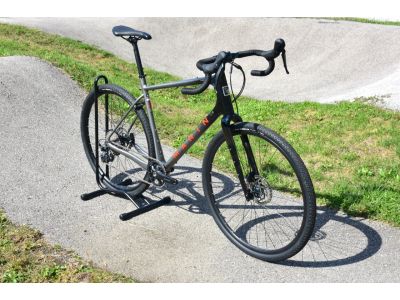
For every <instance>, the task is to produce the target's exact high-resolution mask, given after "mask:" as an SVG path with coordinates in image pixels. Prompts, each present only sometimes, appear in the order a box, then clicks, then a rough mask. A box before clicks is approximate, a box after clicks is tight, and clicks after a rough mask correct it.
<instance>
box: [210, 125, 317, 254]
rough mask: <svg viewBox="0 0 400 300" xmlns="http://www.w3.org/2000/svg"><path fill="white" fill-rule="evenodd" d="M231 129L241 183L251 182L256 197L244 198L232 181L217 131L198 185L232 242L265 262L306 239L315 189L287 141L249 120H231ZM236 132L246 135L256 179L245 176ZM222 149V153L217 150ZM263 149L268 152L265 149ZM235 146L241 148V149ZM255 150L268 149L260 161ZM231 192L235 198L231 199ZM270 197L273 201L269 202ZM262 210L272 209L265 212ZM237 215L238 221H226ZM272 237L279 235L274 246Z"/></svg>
mask: <svg viewBox="0 0 400 300" xmlns="http://www.w3.org/2000/svg"><path fill="white" fill-rule="evenodd" d="M232 129H233V131H232V135H233V137H234V140H235V145H236V147H237V149H238V154H239V159H240V164H241V166H242V169H243V172H244V176H245V177H246V182H247V184H248V186H250V185H251V186H253V189H254V191H255V192H254V193H256V192H257V193H258V194H257V195H258V197H259V198H257V199H252V200H246V199H245V197H244V193H243V190H242V188H241V186H240V184H238V182H239V180H238V179H236V180H232V178H233V177H235V176H236V175H235V176H233V175H232V174H236V172H235V171H234V168H233V163H232V158H231V156H230V155H229V156H227V155H228V154H226V153H229V151H228V150H227V148H226V142H225V137H224V135H223V133H222V131H220V132H219V133H218V134H217V135H216V136H214V138H213V139H212V140H211V141H210V144H209V145H208V147H207V150H206V153H205V158H204V161H203V189H204V194H205V197H206V199H207V200H208V203H209V206H210V209H211V213H212V215H213V218H214V220H215V221H216V223H217V224H218V226H219V228H220V229H221V230H222V232H223V233H224V234H225V236H226V237H227V238H228V239H229V240H230V241H231V242H232V243H233V244H234V245H235V246H237V247H238V248H239V249H241V250H242V251H244V252H245V253H247V254H249V255H251V256H253V257H256V258H258V259H261V260H265V261H269V262H279V261H282V260H285V259H287V258H289V257H292V256H293V255H295V254H296V253H298V252H299V251H300V250H301V249H302V248H303V247H304V246H305V245H306V244H307V242H308V240H309V238H310V236H311V234H312V232H313V229H314V224H315V218H316V204H315V193H314V188H313V184H312V181H311V178H310V175H309V173H308V171H307V168H306V166H305V165H304V163H303V161H302V160H301V158H300V156H299V155H298V154H297V153H296V151H295V150H294V149H293V148H292V147H291V146H290V144H289V143H288V142H287V141H285V140H284V139H283V138H282V137H281V136H279V135H278V134H277V133H275V132H274V131H272V130H270V129H267V128H265V127H263V126H262V125H259V124H254V123H237V124H235V125H233V126H232ZM241 135H246V136H247V137H248V138H249V140H250V144H251V147H252V150H253V153H254V155H255V159H256V164H257V168H258V169H259V173H260V174H261V176H257V179H258V181H257V180H255V179H254V176H251V171H249V170H250V167H249V165H248V169H247V171H246V168H245V163H246V162H247V156H246V154H245V152H244V148H242V149H240V147H243V146H242V144H241V140H240V136H241ZM238 142H239V143H238ZM257 143H258V150H257ZM224 149H225V150H226V153H225V152H223V151H224ZM269 149H272V151H274V152H273V153H272V151H271V152H269ZM240 150H243V153H242V154H240ZM256 151H258V153H261V154H262V153H266V154H267V153H271V156H270V157H269V160H268V161H264V163H263V160H262V159H261V157H262V155H260V154H259V157H258V158H257V156H256V154H257V152H256ZM278 158H279V159H280V160H278ZM257 161H258V162H257ZM229 163H230V164H232V166H231V165H230V164H229ZM217 167H218V169H217ZM220 169H223V170H224V171H220ZM290 169H292V173H290ZM224 172H226V173H225V174H224ZM246 172H247V173H246ZM279 176H280V177H279ZM236 177H237V176H236ZM250 178H253V179H250ZM286 184H287V186H286ZM296 186H297V187H296ZM261 190H262V192H260V191H261ZM263 196H264V198H263V199H262V197H263ZM235 197H237V198H238V199H239V200H235ZM299 197H300V198H301V200H302V201H301V200H299ZM275 198H276V199H277V203H274V202H273V201H275ZM260 199H261V200H260ZM267 200H268V202H267ZM242 201H243V202H242ZM253 211H254V219H252V216H253ZM249 212H250V213H249ZM265 212H267V213H269V212H273V214H267V215H266V214H265ZM249 214H250V217H249ZM240 218H241V223H240ZM237 219H239V223H238V224H237V225H235V224H234V225H232V223H235V222H234V220H237ZM248 219H250V221H248ZM277 224H278V227H276V226H277ZM280 224H281V225H282V227H284V228H281V227H280V226H279V225H280ZM296 225H297V226H296ZM276 228H278V230H276ZM287 228H288V229H289V230H288V229H287ZM296 229H297V230H296ZM262 231H264V236H263V235H262ZM288 231H289V232H288ZM254 235H256V239H254ZM275 237H279V240H278V239H277V240H276V241H275V242H276V245H275V243H274V242H273V239H272V238H275ZM282 237H283V238H282ZM283 239H287V241H286V240H283ZM282 240H283V241H282ZM278 242H279V243H281V245H278ZM255 244H256V245H255Z"/></svg>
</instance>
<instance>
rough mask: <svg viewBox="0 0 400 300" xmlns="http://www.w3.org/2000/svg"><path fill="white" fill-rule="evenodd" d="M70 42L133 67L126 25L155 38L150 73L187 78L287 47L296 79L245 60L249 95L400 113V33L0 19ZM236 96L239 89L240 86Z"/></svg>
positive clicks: (216, 22)
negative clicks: (375, 103)
mask: <svg viewBox="0 0 400 300" xmlns="http://www.w3.org/2000/svg"><path fill="white" fill-rule="evenodd" d="M0 22H9V23H18V24H23V25H27V26H31V27H36V28H39V29H41V30H44V31H47V32H51V33H57V34H61V35H64V36H68V37H72V38H74V39H78V40H81V41H85V42H87V43H90V44H94V45H96V46H99V47H101V48H103V49H106V50H108V51H111V52H113V53H115V54H117V55H118V56H120V57H122V58H124V59H126V60H129V61H131V60H132V58H133V54H132V50H131V47H130V45H129V44H128V43H127V42H125V41H123V40H122V39H120V38H115V37H114V36H113V35H112V33H111V28H112V27H113V26H115V25H119V24H124V25H128V26H132V27H133V28H137V29H139V30H143V31H147V32H149V33H150V34H152V36H153V39H152V40H151V41H142V42H141V43H140V47H141V49H142V58H143V62H144V64H145V65H146V66H149V67H152V68H154V69H156V70H159V71H165V72H169V73H172V74H176V75H179V76H181V77H190V76H194V75H200V73H199V72H198V71H197V69H196V68H195V62H196V61H197V60H198V59H200V58H205V57H209V56H212V55H215V54H217V53H218V52H219V51H221V50H227V51H239V50H247V49H251V48H256V49H270V48H272V46H273V42H274V40H275V39H276V38H278V37H282V38H284V39H285V40H286V43H287V59H288V66H289V71H290V72H291V73H290V75H289V76H288V75H286V74H285V73H284V70H283V66H282V62H281V59H278V60H277V64H276V66H277V68H276V70H275V72H274V73H273V74H271V75H270V76H268V77H267V78H265V77H262V78H256V77H252V76H250V70H251V69H262V68H265V66H266V63H265V61H264V60H263V59H260V58H246V59H242V60H240V63H241V64H243V67H244V68H245V70H246V74H247V75H248V81H247V87H246V89H245V92H244V93H245V94H247V95H250V96H254V97H256V98H258V99H273V100H285V101H304V100H310V101H318V102H324V103H331V102H335V101H340V100H350V99H353V98H355V97H361V96H363V97H371V96H383V95H384V96H388V97H385V98H384V102H383V103H382V105H383V106H385V107H388V108H392V109H399V108H400V75H399V74H400V60H399V57H400V42H399V39H398V36H399V34H400V27H398V26H384V25H375V24H363V23H356V22H347V21H330V20H318V19H304V18H302V19H295V18H250V19H249V18H0ZM238 78H239V77H237V80H235V82H236V86H237V89H239V88H240V86H239V83H238V80H239V79H238Z"/></svg>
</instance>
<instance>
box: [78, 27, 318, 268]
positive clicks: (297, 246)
mask: <svg viewBox="0 0 400 300" xmlns="http://www.w3.org/2000/svg"><path fill="white" fill-rule="evenodd" d="M112 32H113V34H114V35H115V36H117V37H122V38H123V39H125V40H126V41H128V42H129V43H131V45H132V46H133V52H134V56H135V61H136V67H137V71H138V76H139V80H140V88H141V90H142V95H141V96H139V97H138V98H135V97H133V96H132V95H131V94H130V93H129V92H128V91H126V90H125V89H124V88H123V87H120V86H117V85H114V84H108V81H107V79H106V77H104V76H100V77H98V78H97V79H96V82H95V87H94V89H93V90H92V91H91V92H90V93H89V95H88V96H87V98H86V100H85V102H84V104H83V107H82V114H81V136H82V141H83V145H84V150H85V153H86V156H87V158H88V160H89V162H90V165H91V167H92V168H93V170H94V171H95V172H96V179H97V181H98V183H99V186H100V187H101V190H100V191H96V192H94V193H91V194H84V195H82V199H84V200H87V199H90V198H93V197H95V196H97V195H100V194H102V193H111V194H115V195H125V196H126V197H127V198H129V199H130V200H132V199H133V198H134V197H135V196H138V195H141V194H142V193H143V192H144V191H145V190H147V189H148V188H149V187H150V186H158V187H161V186H168V185H170V184H172V185H174V184H177V183H178V182H177V180H176V179H175V178H173V177H172V176H171V174H172V173H173V171H174V166H175V164H176V163H177V162H178V161H179V159H180V158H181V157H182V156H183V155H184V154H185V153H186V152H187V151H188V150H189V149H190V147H191V146H192V145H193V144H194V143H196V141H197V140H198V139H199V138H200V137H201V136H202V135H203V134H204V132H205V131H206V130H207V129H208V128H210V126H211V125H212V124H214V123H215V121H216V120H217V119H218V118H219V117H220V116H221V117H222V118H221V127H222V128H221V130H220V131H219V132H218V133H217V134H216V135H215V136H214V137H213V138H212V139H211V141H210V142H209V144H208V146H207V149H206V151H205V154H204V159H203V165H202V182H203V191H204V195H205V198H206V200H207V202H208V204H209V207H210V211H211V213H212V215H213V218H214V220H215V222H216V223H217V225H218V226H219V228H220V229H221V230H222V232H223V233H224V234H225V236H226V237H227V238H228V239H229V240H230V241H231V242H232V243H233V244H234V245H235V246H237V247H238V248H239V249H240V250H242V251H243V252H245V253H247V254H249V255H251V256H253V257H256V258H258V259H261V260H265V261H270V262H278V261H281V260H285V259H287V258H289V257H291V256H293V255H295V254H296V253H298V252H299V251H300V250H301V249H302V248H303V247H304V246H305V245H306V243H307V242H308V240H309V238H310V236H311V234H312V232H313V228H314V224H315V218H316V204H315V193H314V188H313V184H312V181H311V178H310V175H309V173H308V170H307V168H306V166H305V165H304V163H303V161H302V159H301V158H300V156H299V155H298V154H297V153H296V151H295V150H294V149H293V147H292V146H291V145H290V144H289V143H288V142H287V141H286V140H285V139H284V138H282V137H281V136H280V135H278V134H277V133H276V132H274V131H273V130H271V129H268V128H266V127H264V126H263V125H260V124H256V123H251V122H243V120H242V118H241V117H240V116H239V113H238V105H237V99H238V98H239V97H240V95H241V93H242V91H243V89H244V86H245V80H246V79H245V73H244V71H243V69H242V68H241V66H240V65H238V64H237V63H236V62H235V60H236V59H239V58H243V57H247V56H261V57H264V58H265V59H266V60H267V62H268V68H267V69H266V70H261V71H259V70H252V71H251V75H253V76H267V75H269V74H270V73H272V71H273V70H274V67H275V61H274V60H275V58H277V57H279V56H280V55H281V56H282V59H283V64H284V67H285V70H286V72H287V73H288V74H289V72H288V70H287V64H286V51H285V42H284V40H283V39H277V40H276V41H275V44H274V48H273V49H272V50H269V51H263V50H246V51H240V52H225V51H221V52H219V54H218V55H216V56H213V57H209V58H205V59H201V60H199V61H198V62H197V64H196V66H197V68H198V69H199V70H200V71H202V72H203V73H204V77H200V78H197V77H196V78H191V79H185V80H180V81H174V82H168V83H162V84H157V85H147V82H146V77H145V74H144V70H143V66H142V61H141V57H140V53H139V48H138V41H139V40H142V39H144V40H150V39H151V36H150V34H148V33H145V32H142V31H138V30H135V29H132V28H129V27H126V26H116V27H114V28H113V30H112ZM227 64H230V65H231V73H232V68H233V67H235V68H237V69H239V70H240V71H241V72H242V75H243V84H242V88H241V90H240V92H239V93H238V94H237V95H234V93H233V91H232V82H231V80H230V83H231V84H230V86H228V83H227V77H226V74H225V67H226V65H227ZM100 79H104V80H105V81H106V82H105V84H102V85H98V81H99V80H100ZM194 85H197V86H195V87H193V86H194ZM210 85H212V86H213V87H214V90H215V93H216V104H215V107H214V109H213V110H212V111H211V112H210V113H209V114H208V115H207V116H206V117H204V118H203V119H202V120H201V122H200V124H199V125H198V127H197V128H196V129H195V130H194V131H193V133H192V134H190V135H189V136H188V137H187V138H186V141H185V142H184V143H183V144H182V145H181V146H180V147H179V148H178V149H177V150H176V151H175V152H174V153H173V154H172V156H171V157H170V158H169V159H168V160H166V159H165V158H164V153H163V148H162V145H161V143H160V139H159V136H158V132H157V128H156V123H155V120H154V115H153V109H152V105H151V100H150V96H149V92H150V91H153V90H159V89H168V88H177V87H183V88H182V90H181V92H182V93H183V94H185V95H195V94H200V93H202V92H204V91H205V90H206V89H207V88H208V87H209V86H210ZM189 86H192V87H189ZM233 103H235V104H236V112H235V108H234V106H233ZM100 116H101V117H100ZM93 118H94V126H93ZM102 120H103V121H104V122H103V123H102V124H99V122H102ZM93 130H94V131H93ZM100 135H102V136H100ZM221 174H223V175H226V176H228V177H229V178H232V183H231V184H230V186H228V184H226V183H225V182H224V181H222V180H221V176H220V175H221ZM169 200H170V199H163V200H162V201H159V202H157V203H153V204H150V205H147V206H146V207H142V208H138V210H136V211H134V212H131V213H128V214H122V215H121V216H120V217H121V219H123V220H126V219H129V218H131V217H133V216H137V215H138V214H140V213H143V212H146V211H148V210H150V209H154V208H156V207H158V206H161V205H163V204H165V203H167V202H168V201H169Z"/></svg>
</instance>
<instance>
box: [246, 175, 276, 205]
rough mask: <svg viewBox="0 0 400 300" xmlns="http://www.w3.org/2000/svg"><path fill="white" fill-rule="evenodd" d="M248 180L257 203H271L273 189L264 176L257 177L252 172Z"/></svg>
mask: <svg viewBox="0 0 400 300" xmlns="http://www.w3.org/2000/svg"><path fill="white" fill-rule="evenodd" d="M246 179H247V183H248V184H249V188H250V191H251V193H252V194H253V199H254V200H255V202H257V203H258V204H266V203H269V202H271V199H272V189H271V187H270V185H269V184H268V182H267V181H266V180H265V179H264V178H263V177H262V176H260V175H255V174H254V173H253V172H250V174H249V175H248V176H247V178H246Z"/></svg>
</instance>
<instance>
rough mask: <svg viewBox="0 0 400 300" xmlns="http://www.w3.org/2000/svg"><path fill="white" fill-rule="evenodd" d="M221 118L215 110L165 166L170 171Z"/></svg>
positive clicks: (205, 118)
mask: <svg viewBox="0 0 400 300" xmlns="http://www.w3.org/2000/svg"><path fill="white" fill-rule="evenodd" d="M219 116H220V114H219V113H217V112H215V110H213V111H212V112H210V113H209V114H208V115H207V116H206V117H204V119H203V120H202V121H201V123H200V124H199V125H198V126H197V128H196V130H195V131H193V133H192V134H190V135H189V136H188V137H187V138H186V141H185V142H184V143H183V144H182V146H180V147H179V148H178V149H177V150H176V151H175V152H174V153H173V154H172V156H171V157H170V159H168V161H167V163H166V164H165V168H166V169H167V170H170V169H171V168H172V167H173V166H174V165H175V164H176V163H177V162H178V160H179V159H180V158H181V157H182V156H183V154H185V153H186V151H188V150H189V149H190V147H192V146H193V144H194V143H196V141H197V140H198V139H199V138H200V137H201V136H202V135H203V133H204V132H206V130H207V129H208V128H209V127H210V126H211V125H212V124H213V123H214V122H215V121H216V120H217V119H218V117H219Z"/></svg>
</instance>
